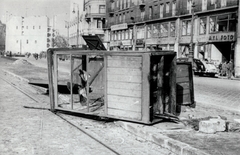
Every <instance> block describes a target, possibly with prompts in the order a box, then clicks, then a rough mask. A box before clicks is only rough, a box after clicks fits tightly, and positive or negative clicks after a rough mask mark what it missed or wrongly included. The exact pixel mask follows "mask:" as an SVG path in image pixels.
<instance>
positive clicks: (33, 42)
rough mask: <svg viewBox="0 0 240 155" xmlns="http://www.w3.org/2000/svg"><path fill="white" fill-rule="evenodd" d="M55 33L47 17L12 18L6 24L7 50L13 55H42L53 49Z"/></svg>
mask: <svg viewBox="0 0 240 155" xmlns="http://www.w3.org/2000/svg"><path fill="white" fill-rule="evenodd" d="M54 36H55V32H54V30H53V27H52V26H50V24H49V18H48V17H46V16H29V17H21V16H12V17H11V19H10V20H9V21H8V22H7V23H6V48H5V51H9V52H10V51H11V52H12V54H14V53H15V54H17V53H20V54H25V53H40V52H42V51H47V49H48V48H51V47H53V46H54V45H53V38H54Z"/></svg>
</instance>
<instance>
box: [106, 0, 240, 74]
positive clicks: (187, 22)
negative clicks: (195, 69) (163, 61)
mask: <svg viewBox="0 0 240 155" xmlns="http://www.w3.org/2000/svg"><path fill="white" fill-rule="evenodd" d="M238 5H239V4H238V0H106V7H107V9H106V10H107V14H106V21H107V22H106V28H105V35H106V36H109V37H105V39H106V40H105V41H107V42H108V43H109V47H110V49H111V50H157V49H163V50H174V51H176V52H177V57H189V55H190V54H191V53H190V49H191V48H190V45H193V49H194V50H193V51H194V52H193V53H194V57H195V58H199V59H208V61H213V62H215V63H221V62H224V61H229V60H231V59H234V65H235V74H236V76H240V64H239V60H240V56H238V57H239V58H238V57H237V55H239V54H238V50H236V48H237V47H238V46H236V45H237V44H236V43H237V31H236V30H237V17H238V15H237V13H238ZM239 29H240V28H239ZM239 38H240V36H239ZM239 42H240V41H239ZM239 48H240V45H239ZM237 60H238V61H237ZM237 70H238V71H237Z"/></svg>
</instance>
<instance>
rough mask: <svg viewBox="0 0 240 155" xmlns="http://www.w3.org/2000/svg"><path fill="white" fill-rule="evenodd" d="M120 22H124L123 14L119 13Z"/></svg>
mask: <svg viewBox="0 0 240 155" xmlns="http://www.w3.org/2000/svg"><path fill="white" fill-rule="evenodd" d="M119 22H122V15H121V14H119Z"/></svg>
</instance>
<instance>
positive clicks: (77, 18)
mask: <svg viewBox="0 0 240 155" xmlns="http://www.w3.org/2000/svg"><path fill="white" fill-rule="evenodd" d="M73 4H74V5H77V44H76V46H77V47H78V39H79V5H78V4H76V3H73ZM72 12H73V13H75V9H74V7H73V11H72Z"/></svg>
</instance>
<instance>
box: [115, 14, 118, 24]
mask: <svg viewBox="0 0 240 155" xmlns="http://www.w3.org/2000/svg"><path fill="white" fill-rule="evenodd" d="M115 20H116V21H115V22H116V23H118V20H119V18H118V15H116V18H115Z"/></svg>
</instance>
